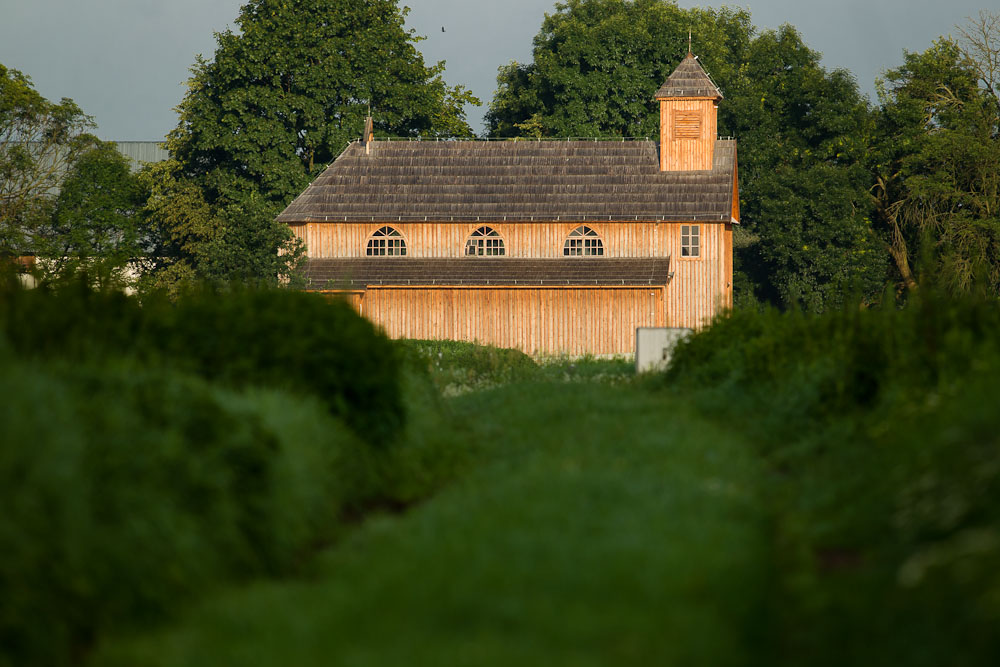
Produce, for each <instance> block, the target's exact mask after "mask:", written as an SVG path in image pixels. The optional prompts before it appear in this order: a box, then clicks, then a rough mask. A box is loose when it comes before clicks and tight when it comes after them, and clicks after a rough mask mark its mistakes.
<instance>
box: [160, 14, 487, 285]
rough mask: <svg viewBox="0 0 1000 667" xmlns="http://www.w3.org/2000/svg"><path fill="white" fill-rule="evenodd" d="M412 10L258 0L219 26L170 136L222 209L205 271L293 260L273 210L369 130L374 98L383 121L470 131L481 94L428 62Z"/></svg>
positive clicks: (386, 127)
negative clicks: (470, 113) (229, 24)
mask: <svg viewBox="0 0 1000 667" xmlns="http://www.w3.org/2000/svg"><path fill="white" fill-rule="evenodd" d="M405 12H406V10H405V9H403V10H401V9H400V8H399V7H398V6H397V3H396V0H251V1H250V2H248V3H247V4H246V5H244V6H243V7H242V9H241V10H240V14H239V17H238V18H237V19H236V23H237V25H238V26H239V31H238V32H232V31H228V30H227V31H226V32H223V33H219V34H217V35H216V38H217V41H218V48H217V49H216V52H215V57H214V59H212V60H211V61H207V60H203V59H200V58H199V60H198V61H197V63H196V64H195V66H194V69H193V76H192V77H191V79H190V81H189V91H188V93H187V95H186V97H185V98H184V100H183V102H182V103H181V105H180V107H179V112H180V124H179V125H178V127H177V129H175V130H174V131H173V132H172V133H171V134H170V136H169V137H168V141H167V146H168V148H169V149H170V151H171V154H172V156H173V158H174V160H175V164H176V169H175V170H173V171H172V172H171V173H170V174H169V176H170V177H172V178H175V179H180V180H181V181H184V182H190V183H193V184H195V185H196V186H197V187H198V188H199V189H200V190H201V191H202V193H203V197H204V201H205V204H206V205H207V206H208V207H210V210H211V217H212V218H213V220H214V227H215V231H214V233H211V234H209V235H208V236H209V237H210V242H209V244H208V246H207V247H203V248H202V249H201V251H200V252H199V253H197V254H196V256H197V257H198V258H199V259H198V261H197V262H196V266H195V269H196V270H197V271H198V272H200V273H201V274H203V275H206V276H208V277H212V278H220V279H226V278H241V277H243V278H258V279H260V278H266V277H271V276H274V275H276V274H277V273H279V272H281V270H282V269H287V265H288V264H289V262H290V261H292V260H294V258H295V257H296V253H295V251H294V247H293V244H292V243H291V236H290V234H289V232H288V230H287V229H285V228H284V227H282V226H280V225H277V223H275V222H274V217H275V216H276V215H277V213H278V212H280V210H281V209H282V208H283V207H284V206H286V205H287V204H288V203H289V202H290V201H291V199H292V198H293V197H295V196H296V195H297V194H298V193H299V192H301V191H302V190H303V189H304V188H305V186H306V185H307V184H308V183H309V181H310V180H311V179H312V178H314V177H315V176H316V175H317V174H318V173H319V172H320V170H322V169H323V168H324V167H325V166H326V164H328V163H329V162H331V161H332V160H333V159H334V158H335V157H336V156H337V155H338V154H339V153H340V152H341V151H342V150H343V149H344V147H345V146H346V145H347V143H348V142H349V141H350V140H351V139H355V138H357V137H358V136H359V135H360V133H361V130H362V128H363V125H364V118H365V116H366V115H367V114H368V113H369V109H370V110H371V114H372V116H373V117H374V119H375V127H376V131H377V132H380V133H384V134H390V135H397V136H414V137H415V136H441V135H449V136H452V135H460V136H472V131H471V129H470V128H469V126H468V124H467V123H466V122H465V112H464V105H465V104H466V103H478V100H476V99H475V98H473V97H472V96H471V95H470V94H469V92H468V91H466V90H465V89H464V88H463V87H461V86H458V87H454V88H452V87H449V86H447V85H446V84H445V82H444V80H443V79H442V77H441V72H442V70H443V67H444V64H443V63H438V64H436V65H433V66H427V65H425V63H424V61H423V58H422V56H421V55H420V53H419V52H418V51H417V49H416V47H415V43H416V41H417V38H416V37H415V36H414V35H413V33H412V31H407V30H406V29H405V28H404V18H405ZM178 190H180V191H183V190H184V186H183V185H180V186H174V185H167V186H166V187H164V188H161V192H169V191H178ZM167 224H169V223H167Z"/></svg>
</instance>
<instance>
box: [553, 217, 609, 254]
mask: <svg viewBox="0 0 1000 667" xmlns="http://www.w3.org/2000/svg"><path fill="white" fill-rule="evenodd" d="M563 254H564V255H566V256H569V257H572V256H577V255H603V254H604V244H603V243H601V237H600V236H598V235H597V232H595V231H594V230H593V229H591V228H590V227H587V226H586V225H583V226H580V227H577V228H576V229H574V230H573V231H571V232H570V233H569V237H568V238H567V239H566V245H564V246H563Z"/></svg>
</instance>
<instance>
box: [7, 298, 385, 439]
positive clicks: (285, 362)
mask: <svg viewBox="0 0 1000 667" xmlns="http://www.w3.org/2000/svg"><path fill="white" fill-rule="evenodd" d="M0 333H3V334H5V335H6V336H7V338H8V339H9V341H10V344H11V346H12V347H13V348H14V349H15V350H16V351H17V352H18V353H19V354H21V355H26V356H30V357H34V358H38V359H65V360H68V361H77V362H81V361H88V360H97V359H110V358H116V357H122V356H126V357H131V358H134V359H136V360H138V361H139V362H141V363H143V364H147V365H148V364H154V365H158V366H161V367H164V368H173V369H179V370H183V371H187V372H190V373H192V374H195V375H198V376H200V377H203V378H205V379H208V380H212V381H220V382H222V383H224V384H226V385H228V386H230V387H234V388H242V387H247V386H260V387H274V388H281V389H287V390H290V391H293V392H295V393H297V394H299V395H313V396H315V397H317V398H319V399H320V400H321V401H323V402H324V403H325V404H326V406H327V407H328V409H329V410H330V412H331V414H333V415H335V416H338V417H341V418H343V419H344V420H345V422H346V423H347V424H348V425H350V426H351V427H352V428H353V429H354V430H355V431H356V432H357V433H358V434H359V435H361V436H362V437H364V438H365V439H366V440H369V441H371V442H375V443H384V442H387V441H389V440H390V439H391V438H392V437H393V436H394V434H396V433H397V432H398V430H399V428H400V427H401V426H402V423H403V417H404V413H403V405H402V401H401V397H400V390H399V386H398V369H397V362H396V358H395V357H396V355H395V348H394V347H393V345H392V343H391V342H390V341H389V340H388V339H387V338H386V337H385V336H383V335H382V334H380V333H378V332H377V331H376V330H375V328H374V326H373V325H372V324H371V323H370V322H368V321H367V320H365V319H363V318H361V317H360V316H359V315H358V314H357V313H355V312H354V311H353V310H352V309H351V308H350V306H349V305H348V304H346V303H344V302H342V301H332V302H330V301H326V300H324V299H323V298H322V297H319V296H316V295H310V294H305V293H301V292H294V291H283V290H235V291H232V292H228V293H223V292H218V291H212V290H201V291H194V292H190V293H188V294H185V295H183V296H182V297H180V298H179V299H178V300H177V302H176V303H171V302H169V301H167V300H166V299H165V298H157V297H150V298H148V299H146V300H145V301H144V302H143V303H142V304H140V303H139V302H138V301H137V300H136V299H135V298H132V297H128V296H125V295H123V294H121V293H116V292H96V291H92V290H90V289H88V288H87V287H86V286H85V285H82V284H80V285H76V286H72V287H69V288H66V289H63V290H60V291H58V292H49V291H45V290H31V291H29V290H19V289H12V290H6V291H5V292H4V293H3V294H2V295H0Z"/></svg>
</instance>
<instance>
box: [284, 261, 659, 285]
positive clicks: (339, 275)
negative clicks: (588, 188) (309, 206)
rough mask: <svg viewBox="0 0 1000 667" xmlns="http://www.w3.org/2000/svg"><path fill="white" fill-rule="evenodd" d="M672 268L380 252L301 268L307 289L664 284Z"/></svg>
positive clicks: (648, 263)
mask: <svg viewBox="0 0 1000 667" xmlns="http://www.w3.org/2000/svg"><path fill="white" fill-rule="evenodd" d="M669 270H670V258H669V257H654V258H641V259H620V258H608V257H562V258H558V259H520V258H513V257H488V258H487V257H463V258H461V259H423V258H413V257H392V258H386V257H378V258H366V259H310V260H307V262H306V267H305V270H304V272H303V274H304V276H305V278H306V279H307V280H308V284H309V287H308V288H309V289H325V288H334V289H350V288H355V289H362V288H365V287H367V286H369V285H422V286H426V285H508V286H509V285H626V286H627V285H632V286H635V285H663V284H665V283H666V282H667V277H668V275H667V274H668V272H669Z"/></svg>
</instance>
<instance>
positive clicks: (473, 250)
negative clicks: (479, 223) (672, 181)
mask: <svg viewBox="0 0 1000 667" xmlns="http://www.w3.org/2000/svg"><path fill="white" fill-rule="evenodd" d="M465 254H466V255H470V256H497V255H505V254H507V251H506V250H505V249H504V247H503V237H502V236H500V234H499V233H498V232H497V230H495V229H493V228H492V227H480V228H479V229H477V230H476V231H474V232H472V235H471V236H469V240H468V241H467V242H466V244H465Z"/></svg>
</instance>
